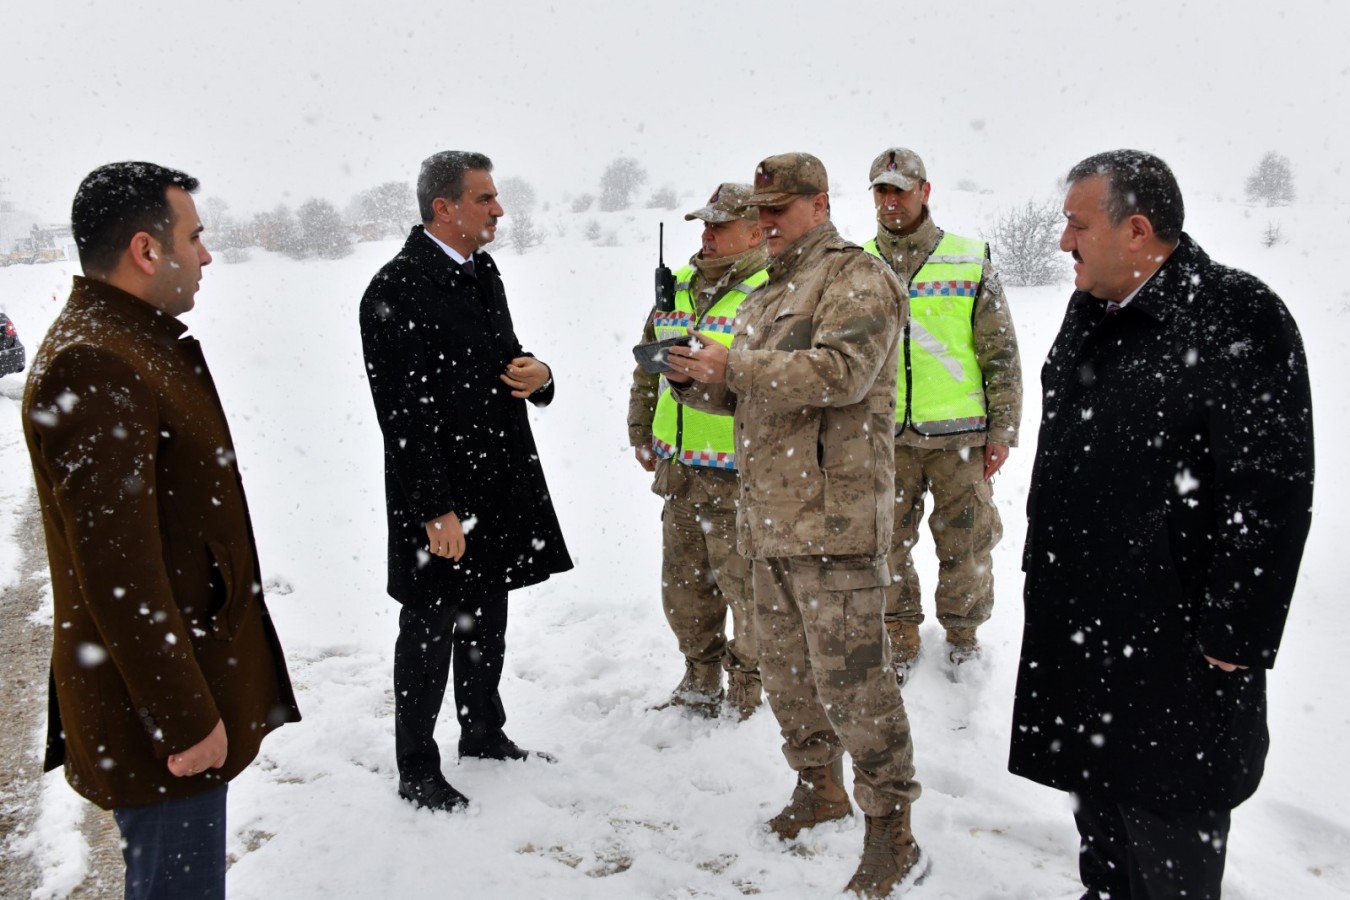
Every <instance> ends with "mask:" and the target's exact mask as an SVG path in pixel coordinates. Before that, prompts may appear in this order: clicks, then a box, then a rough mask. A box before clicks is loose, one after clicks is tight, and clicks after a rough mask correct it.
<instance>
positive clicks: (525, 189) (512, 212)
mask: <svg viewBox="0 0 1350 900" xmlns="http://www.w3.org/2000/svg"><path fill="white" fill-rule="evenodd" d="M497 200H498V202H500V203H501V205H502V209H504V210H506V214H507V215H508V216H513V217H514V216H518V215H520V214H521V213H532V212H534V205H535V204H536V203H538V202H539V197H538V195H537V194H535V192H534V186H533V185H531V184H530V183H529V182H528V181H526V180H525V179H524V178H521V177H520V176H519V175H507V176H506V177H505V178H503V179H502V180H501V181H498V182H497Z"/></svg>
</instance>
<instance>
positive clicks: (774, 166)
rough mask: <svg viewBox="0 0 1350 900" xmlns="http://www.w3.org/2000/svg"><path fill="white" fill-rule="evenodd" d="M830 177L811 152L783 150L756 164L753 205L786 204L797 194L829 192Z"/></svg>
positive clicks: (752, 195)
mask: <svg viewBox="0 0 1350 900" xmlns="http://www.w3.org/2000/svg"><path fill="white" fill-rule="evenodd" d="M829 191H830V178H829V176H828V175H826V174H825V164H824V163H823V162H821V161H820V160H818V159H816V158H815V157H814V156H812V155H811V154H810V153H780V154H779V155H777V156H770V157H769V158H768V159H766V160H764V161H763V162H762V163H760V164H759V165H758V166H756V167H755V192H754V193H753V194H751V195H750V197H749V198H748V199H747V200H746V201H745V202H746V203H748V204H750V205H751V206H783V205H784V204H786V203H790V202H791V201H792V200H795V199H796V198H797V197H801V196H814V195H816V194H827V193H829Z"/></svg>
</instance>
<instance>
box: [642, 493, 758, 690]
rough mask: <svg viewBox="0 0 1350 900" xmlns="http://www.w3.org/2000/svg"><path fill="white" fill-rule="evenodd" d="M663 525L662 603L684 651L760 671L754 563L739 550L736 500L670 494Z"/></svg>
mask: <svg viewBox="0 0 1350 900" xmlns="http://www.w3.org/2000/svg"><path fill="white" fill-rule="evenodd" d="M661 525H662V527H661V538H662V540H661V545H662V550H661V605H662V607H664V609H665V613H666V621H667V622H669V623H670V630H671V631H673V632H674V633H675V640H676V641H677V642H678V643H679V646H680V652H681V653H683V654H684V656H685V659H687V660H689V661H690V662H692V663H705V664H706V663H714V662H720V663H721V665H722V667H723V668H725V669H726V670H727V671H728V672H734V671H747V672H754V671H756V670H757V669H758V662H757V659H756V658H757V654H756V652H755V628H754V610H753V608H752V607H751V604H750V565H749V563H748V562H747V561H746V559H745V557H743V556H741V555H740V553H738V552H737V551H736V506H735V502H734V500H722V499H721V498H712V499H711V500H710V501H709V502H705V503H695V502H692V501H689V500H686V499H683V498H680V497H670V498H668V499H667V500H666V505H665V509H664V510H663V511H662V513H661ZM728 609H730V611H731V628H732V631H731V635H732V636H731V639H730V640H728V639H727V637H726V619H727V610H728Z"/></svg>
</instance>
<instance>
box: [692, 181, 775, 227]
mask: <svg viewBox="0 0 1350 900" xmlns="http://www.w3.org/2000/svg"><path fill="white" fill-rule="evenodd" d="M752 192H753V189H752V188H751V187H750V185H748V184H737V183H736V182H734V181H726V182H723V183H722V184H719V185H718V186H717V190H715V191H713V195H712V196H711V197H709V198H708V205H707V206H705V207H703V208H702V209H696V210H694V211H693V212H691V213H685V214H684V220H685V221H686V222H688V221H690V220H691V219H702V220H703V221H705V222H715V223H721V222H731V221H734V220H736V219H758V218H759V207H757V206H747V205H746V203H745V201H746V200H747V199H748V198H749V197H750V194H751V193H752Z"/></svg>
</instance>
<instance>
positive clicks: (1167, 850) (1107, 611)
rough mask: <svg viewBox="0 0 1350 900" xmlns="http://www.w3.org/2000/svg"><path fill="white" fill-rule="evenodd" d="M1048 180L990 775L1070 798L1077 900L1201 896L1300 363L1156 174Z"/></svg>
mask: <svg viewBox="0 0 1350 900" xmlns="http://www.w3.org/2000/svg"><path fill="white" fill-rule="evenodd" d="M1068 181H1069V188H1068V193H1067V196H1066V197H1065V199H1064V215H1065V218H1066V220H1067V221H1066V223H1065V227H1064V234H1063V236H1062V237H1061V239H1060V247H1061V249H1063V250H1064V251H1065V252H1066V253H1069V254H1070V255H1071V256H1072V257H1073V260H1074V287H1075V288H1076V291H1075V292H1074V294H1073V297H1072V298H1071V299H1070V302H1069V307H1068V310H1067V312H1066V313H1065V317H1064V322H1063V324H1062V325H1061V326H1060V330H1059V334H1058V335H1057V336H1056V338H1055V342H1054V345H1053V346H1052V347H1051V349H1050V355H1049V357H1048V358H1047V359H1046V362H1045V367H1044V369H1043V370H1042V373H1041V381H1042V387H1043V391H1044V404H1043V408H1042V416H1041V429H1040V438H1039V441H1038V442H1037V447H1036V461H1035V466H1034V469H1033V471H1032V476H1031V488H1030V491H1029V492H1028V495H1027V519H1028V522H1027V540H1026V546H1025V549H1024V554H1023V558H1022V568H1023V570H1024V571H1025V572H1026V586H1025V604H1026V625H1025V630H1024V632H1023V636H1022V653H1021V663H1020V666H1019V668H1018V674H1017V692H1016V700H1015V702H1014V707H1013V729H1012V748H1011V755H1010V761H1009V768H1010V769H1011V770H1012V771H1013V772H1014V773H1016V774H1018V775H1022V776H1024V777H1026V778H1030V779H1032V780H1033V781H1037V782H1040V783H1042V784H1046V785H1049V786H1051V787H1054V788H1058V789H1059V790H1062V791H1068V792H1070V793H1071V794H1072V795H1073V799H1074V805H1075V811H1074V819H1075V822H1076V823H1077V825H1078V832H1079V836H1080V853H1079V858H1078V859H1079V866H1078V868H1079V873H1080V875H1081V877H1082V880H1083V884H1084V886H1085V888H1086V893H1085V894H1084V895H1083V896H1084V897H1085V898H1090V900H1100V898H1106V897H1110V898H1111V900H1120V898H1123V897H1128V898H1136V900H1138V898H1164V897H1166V898H1173V897H1187V898H1200V900H1203V898H1217V897H1219V895H1220V892H1221V888H1222V881H1223V870H1224V861H1225V854H1226V851H1227V843H1228V829H1229V823H1230V820H1231V810H1232V809H1233V808H1234V807H1236V806H1237V805H1238V804H1239V803H1241V802H1243V801H1244V800H1246V799H1247V798H1248V797H1250V796H1251V795H1252V793H1253V792H1254V791H1255V790H1256V788H1257V785H1258V784H1259V783H1260V780H1261V774H1262V770H1263V768H1264V765H1265V756H1266V750H1267V748H1268V746H1269V743H1270V739H1269V734H1268V732H1267V727H1266V674H1265V673H1266V670H1267V669H1269V668H1271V667H1273V666H1274V664H1275V657H1276V653H1277V651H1278V650H1279V645H1280V638H1281V635H1282V633H1283V630H1284V622H1285V617H1286V615H1287V613H1288V610H1289V603H1290V600H1291V598H1292V596H1293V592H1294V583H1295V579H1296V577H1297V575H1298V568H1299V562H1300V559H1301V557H1302V553H1303V543H1304V539H1305V538H1306V536H1307V533H1308V528H1309V524H1310V521H1311V509H1310V507H1311V503H1312V488H1313V435H1312V401H1311V395H1310V389H1309V384H1308V369H1307V362H1306V359H1305V357H1304V353H1303V343H1302V339H1301V338H1300V336H1299V332H1298V328H1297V326H1296V325H1295V324H1294V320H1293V319H1292V318H1291V317H1290V315H1289V311H1288V310H1287V309H1286V308H1285V306H1284V303H1282V302H1281V300H1280V298H1279V297H1277V296H1276V295H1275V294H1274V293H1273V292H1271V290H1270V288H1268V287H1267V286H1266V285H1264V284H1262V283H1261V282H1260V281H1258V280H1257V279H1255V278H1253V277H1252V276H1251V275H1248V274H1247V273H1245V272H1241V271H1238V270H1236V269H1230V268H1227V267H1225V266H1222V265H1220V264H1218V263H1216V262H1214V261H1212V260H1211V259H1210V258H1209V256H1208V255H1206V253H1205V251H1204V250H1202V249H1201V248H1200V246H1199V245H1198V244H1197V243H1196V242H1195V241H1194V240H1193V239H1192V238H1191V237H1190V236H1189V235H1187V234H1186V233H1184V232H1183V231H1182V225H1183V222H1184V218H1185V204H1184V202H1183V200H1182V195H1181V189H1180V187H1179V186H1178V184H1177V181H1176V178H1175V176H1173V174H1172V171H1171V170H1170V169H1169V168H1168V167H1167V165H1166V163H1164V162H1163V161H1162V160H1161V159H1158V158H1157V157H1156V156H1153V155H1152V154H1149V153H1143V152H1141V151H1137V150H1116V151H1111V152H1108V153H1101V154H1098V155H1096V156H1092V157H1089V158H1088V159H1085V160H1083V161H1082V162H1080V163H1079V164H1078V165H1076V166H1074V167H1073V169H1072V170H1070V172H1069V177H1068Z"/></svg>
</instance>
